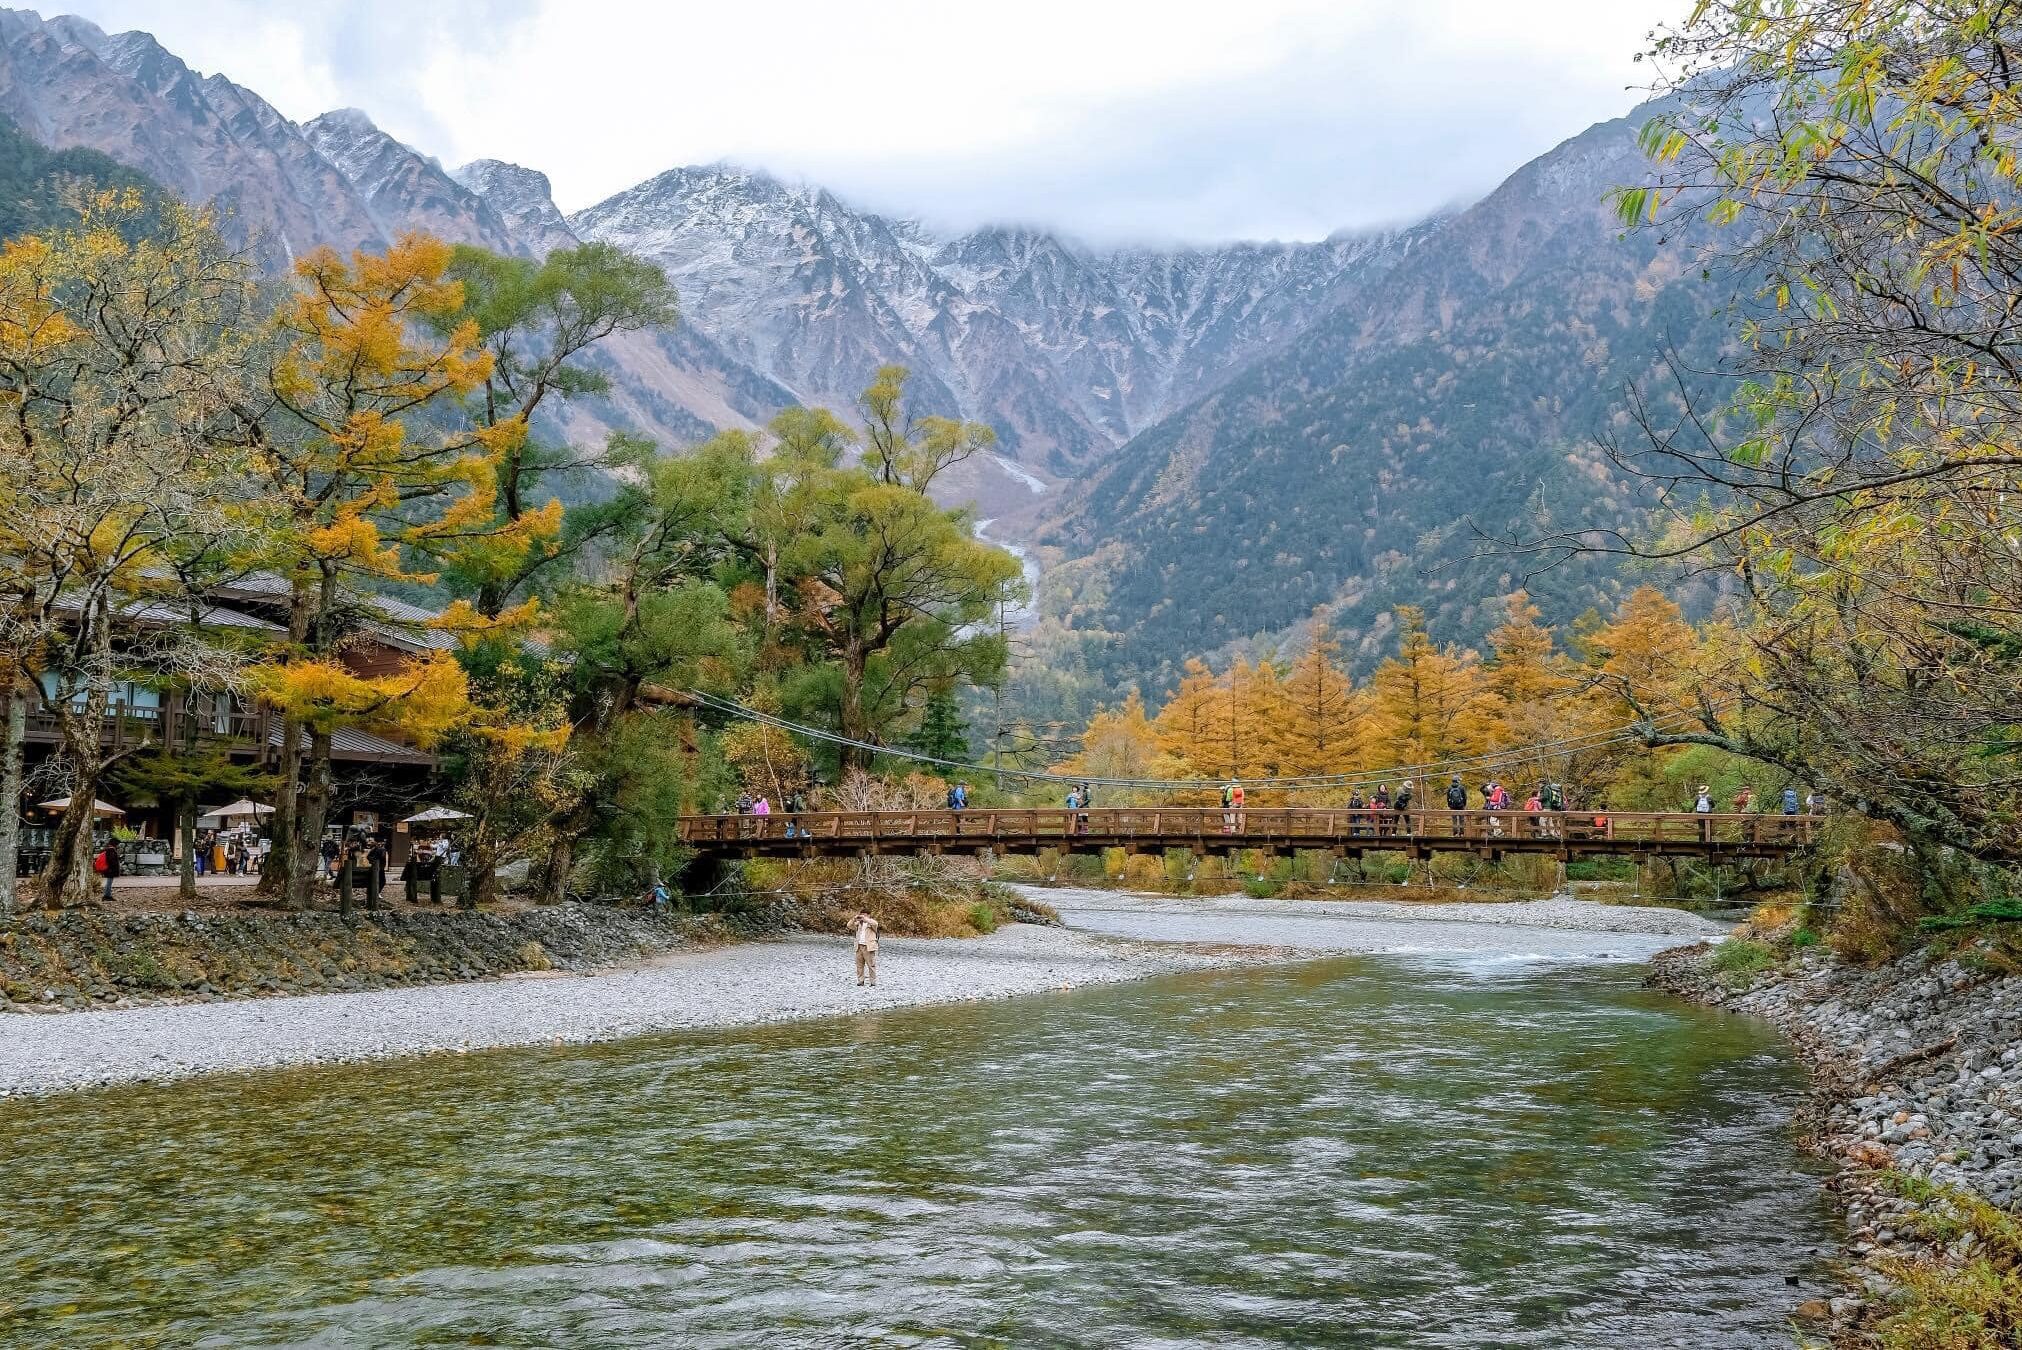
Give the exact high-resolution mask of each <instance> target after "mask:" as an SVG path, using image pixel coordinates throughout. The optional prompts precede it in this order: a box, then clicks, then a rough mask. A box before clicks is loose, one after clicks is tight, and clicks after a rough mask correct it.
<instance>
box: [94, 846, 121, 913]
mask: <svg viewBox="0 0 2022 1350" xmlns="http://www.w3.org/2000/svg"><path fill="white" fill-rule="evenodd" d="M91 870H92V871H94V872H96V873H98V874H99V875H100V876H102V877H104V878H105V890H104V892H103V893H102V897H101V898H102V899H104V900H105V902H106V903H107V904H111V903H112V883H113V882H114V881H117V880H118V879H119V843H118V841H117V840H111V839H108V840H107V841H106V844H105V847H104V848H102V849H100V850H99V851H98V856H97V857H96V858H93V859H92V860H91Z"/></svg>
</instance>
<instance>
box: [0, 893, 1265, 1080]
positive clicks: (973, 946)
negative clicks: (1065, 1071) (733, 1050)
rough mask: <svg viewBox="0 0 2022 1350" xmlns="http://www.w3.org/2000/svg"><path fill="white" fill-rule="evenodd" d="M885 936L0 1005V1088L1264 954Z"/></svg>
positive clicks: (915, 995)
mask: <svg viewBox="0 0 2022 1350" xmlns="http://www.w3.org/2000/svg"><path fill="white" fill-rule="evenodd" d="M883 946H884V950H883V954H882V958H881V960H880V966H881V970H880V975H881V978H880V980H879V983H878V985H877V987H875V988H868V989H860V988H858V987H857V986H856V983H855V980H854V977H853V975H852V973H851V956H850V947H849V945H848V943H847V942H846V941H845V940H843V939H840V938H831V937H807V936H801V937H793V938H786V939H782V940H777V941H763V942H745V943H737V944H733V945H729V946H724V947H718V948H714V949H710V950H700V951H688V952H679V953H676V954H673V955H670V956H663V957H659V958H657V959H654V960H652V961H650V962H648V963H645V964H642V965H637V966H633V967H630V968H622V969H615V970H611V971H608V972H606V973H602V974H555V975H550V976H546V977H535V976H521V977H518V978H510V977H509V978H505V979H498V980H488V981H481V982H476V983H459V984H433V985H427V986H423V987H419V988H404V989H382V990H374V991H369V992H359V993H339V994H305V995H300V996H297V997H291V998H270V999H253V1000H234V1001H226V1002H216V1003H198V1004H180V1005H172V1006H155V1007H138V1008H121V1009H107V1010H97V1011H85V1012H74V1013H71V1014H69V1015H64V1016H53V1017H20V1016H17V1017H10V1018H7V1019H6V1020H5V1022H4V1024H0V1026H4V1034H0V1097H5V1096H10V1095H17V1094H28V1093H46V1092H59V1091H65V1090H72V1089H77V1088H88V1087H98V1086H105V1085H109V1084H115V1083H128V1082H139V1081H150V1080H161V1079H170V1078H182V1077H188V1076H191V1075H195V1074H205V1073H219V1072H228V1071H234V1070H245V1069H267V1068H278V1067H281V1066H284V1065H293V1064H317V1063H327V1062H334V1061H344V1060H363V1059H378V1058H385V1057H389V1056H395V1055H408V1054H423V1053H428V1052H431V1051H463V1050H473V1049H479V1048H484V1047H496V1046H508V1045H541V1044H562V1043H580V1042H589V1041H605V1040H616V1039H618V1038H621V1037H625V1036H637V1035H642V1034H644V1033H647V1032H655V1031H671V1030H679V1029H684V1028H703V1027H727V1026H738V1025H754V1024H759V1023H768V1022H783V1021H791V1020H795V1019H799V1018H809V1017H829V1016H836V1015H841V1014H848V1013H859V1012H869V1011H875V1010H878V1009H883V1008H897V1007H905V1006H909V1005H913V1004H924V1003H951V1002H960V1001H963V1000H966V999H976V998H1008V997H1012V996H1014V995H1019V994H1031V993H1041V992H1045V991H1048V990H1054V989H1067V988H1073V987H1075V986H1077V985H1086V984H1102V983H1114V982H1117V981H1122V980H1135V979H1142V978H1144V977H1146V976H1150V975H1159V974H1165V973H1168V972H1172V971H1182V970H1198V969H1207V968H1211V967H1217V966H1225V965H1230V964H1234V963H1237V962H1239V961H1242V960H1253V959H1260V958H1261V957H1263V956H1265V955H1268V954H1269V953H1265V952H1262V951H1259V952H1255V953H1247V954H1238V953H1227V952H1212V951H1203V950H1200V949H1197V948H1189V947H1185V946H1172V945H1158V944H1147V943H1138V942H1122V941H1116V940H1113V939H1105V938H1100V937H1094V936H1090V935H1088V934H1083V933H1074V932H1068V931H1065V930H1062V929H1056V928H1043V927H1036V926H1030V925H1025V924H1014V925H1011V926H1008V927H1005V928H1002V929H999V930H998V931H997V932H996V933H994V934H992V935H990V936H989V937H986V938H977V939H969V940H951V939H938V940H936V939H915V938H887V939H886V940H885V942H884V944H883Z"/></svg>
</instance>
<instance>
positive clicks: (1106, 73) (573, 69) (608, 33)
mask: <svg viewBox="0 0 2022 1350" xmlns="http://www.w3.org/2000/svg"><path fill="white" fill-rule="evenodd" d="M29 3H34V0H29ZM41 8H42V9H43V12H44V13H45V14H47V13H57V12H61V9H60V7H54V6H46V5H45V6H42V7H41ZM1687 8H1689V0H1404V2H1402V3H1400V0H1233V3H1231V0H1216V3H1202V2H1197V0H1168V2H1167V3H1153V2H1150V0H1022V2H1021V3H1016V4H997V3H991V4H983V3H977V0H742V2H740V0H729V2H727V3H726V2H725V0H700V2H697V0H673V2H672V3H667V2H665V0H662V2H660V3H655V2H654V0H285V2H283V3H276V0H76V3H75V4H74V5H73V6H71V7H70V9H71V11H72V12H75V13H79V14H82V15H83V16H84V17H86V18H89V19H91V20H93V21H94V22H96V23H98V24H99V25H100V26H101V27H103V28H106V29H108V30H110V31H118V30H121V29H126V28H144V29H147V30H148V31H150V32H152V33H154V34H155V36H156V37H158V38H160V39H161V41H162V42H163V44H164V45H166V46H167V47H169V48H170V49H171V50H173V51H174V52H176V53H177V54H178V55H180V56H182V57H183V58H184V59H185V60H187V61H188V62H190V64H192V65H194V66H196V67H198V68H199V69H201V70H204V71H206V72H210V71H216V72H221V73H223V74H225V75H228V76H230V77H231V78H232V79H234V80H236V81H238V82H239V83H241V84H244V85H248V86H250V87H251V88H253V89H255V90H257V91H258V92H259V93H261V94H262V95H264V96H265V97H266V98H268V99H269V100H271V101H272V102H273V103H274V104H275V105H277V106H278V107H279V108H280V109H281V111H283V112H284V113H286V114H288V115H289V116H290V117H293V118H296V119H298V120H301V119H306V118H309V117H313V116H315V115H316V114H317V113H319V112H323V111H325V110H327V109H329V108H333V107H344V106H353V107H359V108H363V109H365V110H366V112H368V113H370V114H371V116H372V117H373V119H374V120H375V121H377V122H378V123H379V125H380V126H382V127H384V128H385V129H386V130H387V131H389V132H391V133H392V134H394V135H395V136H398V137H399V138H400V139H402V140H404V141H406V142H408V143H409V144H410V145H413V146H415V147H416V148H418V149H420V150H422V151H424V152H425V153H428V154H431V155H434V156H436V157H437V158H438V159H440V160H441V161H442V162H443V163H444V164H447V165H450V166H452V167H453V166H455V165H457V164H460V163H463V162H464V161H466V160H469V159H475V158H478V157H481V156H489V157H493V158H498V159H509V160H513V161H515V162H518V163H521V164H527V165H530V166H532V167H534V168H538V169H541V170H543V171H545V172H546V173H547V174H548V176H549V177H550V178H551V179H552V180H553V181H554V187H555V197H556V200H557V201H558V202H559V203H560V205H561V206H562V208H563V209H564V210H575V209H577V208H580V207H584V206H588V205H590V204H592V203H594V202H596V201H599V200H601V199H603V198H604V197H606V196H608V195H610V194H611V193H613V192H617V191H619V190H621V189H623V188H626V187H629V186H630V185H632V184H633V183H636V182H639V181H640V180H642V179H645V178H648V177H651V176H652V175H653V174H655V173H658V172H660V171H661V170H663V169H667V168H671V167H673V166H675V165H678V164H699V163H710V162H714V161H717V160H728V161H731V162H734V163H739V164H744V165H750V166H754V167H762V168H766V169H769V170H771V171H773V172H774V173H777V174H779V175H781V176H783V177H787V178H796V179H806V180H809V181H812V182H818V183H822V184H824V185H826V186H828V187H831V188H833V189H835V190H836V191H837V192H839V193H840V194H842V195H843V196H844V197H846V198H848V199H850V200H853V201H855V202H857V203H859V204H861V205H864V206H868V207H872V208H875V209H878V210H883V211H887V212H891V213H895V214H902V215H911V216H914V217H917V218H919V219H922V220H924V221H926V222H928V223H929V224H931V225H936V226H940V227H944V228H946V227H956V228H961V227H968V226H972V225H975V224H978V223H982V222H984V221H998V222H1007V223H1031V224H1044V225H1051V226H1054V227H1056V228H1060V229H1063V230H1065V231H1066V232H1068V233H1070V234H1074V235H1077V236H1079V237H1081V238H1084V239H1087V240H1090V241H1093V242H1117V241H1125V240H1147V241H1152V240H1173V239H1183V240H1220V239H1232V238H1280V239H1295V238H1296V239H1312V238H1318V237H1320V236H1322V235H1325V234H1327V233H1329V232H1330V231H1333V230H1336V229H1340V228H1343V227H1350V226H1359V225H1372V224H1384V223H1390V222H1395V221H1401V220H1406V219H1410V218H1413V217H1416V216H1419V215H1422V214H1424V213H1426V212H1427V211H1430V210H1433V209H1435V208H1437V207H1440V206H1443V205H1447V204H1449V203H1451V202H1454V201H1458V200H1462V199H1465V198H1470V197H1473V196H1477V195H1479V194H1481V193H1482V192H1484V191H1486V190H1488V189H1489V188H1491V187H1493V186H1494V185H1495V184H1496V183H1497V182H1499V181H1500V180H1501V179H1502V178H1503V177H1505V176H1506V175H1507V174H1508V173H1509V172H1510V171H1511V170H1512V169H1514V168H1516V167H1517V166H1518V165H1519V164H1521V163H1523V162H1524V161H1525V160H1527V159H1530V158H1531V157H1533V156H1535V155H1537V154H1540V153H1542V152H1543V151H1545V150H1548V149H1550V148H1551V147H1552V146H1553V145H1555V144H1557V143H1558V142H1559V141H1561V140H1564V139H1565V138H1566V137H1568V136H1571V135H1574V134H1576V133H1578V132H1579V131H1580V130H1582V129H1583V128H1585V127H1586V126H1588V125H1589V124H1591V123H1593V122H1596V121H1600V120H1603V119H1605V118H1609V117H1617V116H1620V115H1622V114H1623V113H1625V112H1627V111H1628V110H1629V109H1630V108H1631V107H1633V106H1634V105H1635V103H1636V102H1637V101H1638V98H1637V95H1636V93H1635V91H1634V87H1635V85H1636V83H1637V80H1638V75H1639V67H1637V66H1636V65H1634V64H1632V60H1631V58H1632V57H1633V56H1634V54H1635V53H1636V52H1637V51H1638V50H1639V49H1640V48H1641V47H1642V46H1643V39H1644V35H1645V34H1646V33H1647V32H1648V30H1649V29H1650V27H1651V26H1652V25H1653V24H1654V23H1656V22H1659V21H1661V20H1666V19H1672V18H1676V17H1679V16H1681V15H1682V13H1683V11H1684V10H1685V9H1687Z"/></svg>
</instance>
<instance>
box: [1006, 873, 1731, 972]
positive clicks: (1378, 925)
mask: <svg viewBox="0 0 2022 1350" xmlns="http://www.w3.org/2000/svg"><path fill="white" fill-rule="evenodd" d="M1016 889H1018V890H1019V891H1021V892H1023V893H1025V894H1028V895H1030V896H1032V897H1033V898H1035V899H1039V900H1044V901H1045V902H1046V903H1047V904H1049V905H1052V906H1053V907H1054V908H1055V909H1057V910H1059V911H1060V916H1061V918H1062V919H1063V920H1064V921H1065V922H1066V923H1068V924H1070V925H1072V926H1073V927H1075V928H1078V929H1082V930H1085V931H1088V932H1095V933H1103V934H1107V935H1110V936H1113V937H1124V938H1135V939H1141V940H1158V941H1165V942H1207V943H1246V942H1247V943H1256V942H1263V943H1270V944H1272V945H1274V946H1280V947H1289V948H1296V949H1298V950H1301V951H1306V952H1314V953H1326V952H1370V953H1388V954H1392V955H1401V956H1449V957H1460V958H1477V959H1491V960H1493V959H1503V960H1540V961H1552V960H1564V961H1609V960H1613V961H1642V960H1647V959H1648V958H1649V957H1651V956H1654V955H1655V954H1656V953H1658V952H1660V951H1663V950H1665V949H1667V948H1671V947H1676V946H1677V945H1678V944H1679V943H1681V942H1688V941H1695V940H1704V939H1711V938H1718V937H1723V936H1725V935H1726V934H1727V933H1728V932H1729V931H1730V930H1731V925H1728V924H1721V923H1715V922H1713V921H1712V920H1710V919H1704V918H1701V917H1700V916H1699V915H1696V914H1688V913H1686V912H1685V911H1684V910H1678V909H1661V908H1656V907H1642V906H1633V905H1599V904H1595V903H1593V902H1592V901H1588V900H1575V899H1572V898H1570V897H1568V896H1554V897H1552V898H1551V899H1548V900H1530V901H1508V902H1495V901H1487V902H1482V903H1478V904H1466V903H1464V904H1437V905H1428V904H1410V903H1402V902H1393V901H1374V900H1255V899H1251V898H1249V897H1247V896H1240V895H1237V896H1215V897H1208V898H1192V897H1169V896H1150V895H1135V894H1130V893H1127V892H1122V891H1109V890H1093V889H1083V888H1076V887H1056V886H1024V887H1017V888H1016Z"/></svg>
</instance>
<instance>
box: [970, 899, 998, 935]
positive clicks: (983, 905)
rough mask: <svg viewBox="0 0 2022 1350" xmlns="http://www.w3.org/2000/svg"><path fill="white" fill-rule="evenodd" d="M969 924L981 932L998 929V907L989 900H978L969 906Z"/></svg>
mask: <svg viewBox="0 0 2022 1350" xmlns="http://www.w3.org/2000/svg"><path fill="white" fill-rule="evenodd" d="M969 926H970V927H971V928H974V929H975V930H976V931H977V932H979V933H994V932H996V931H997V907H996V906H995V905H992V904H991V903H990V902H989V901H988V900H978V901H977V902H976V903H975V904H973V905H971V906H969Z"/></svg>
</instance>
